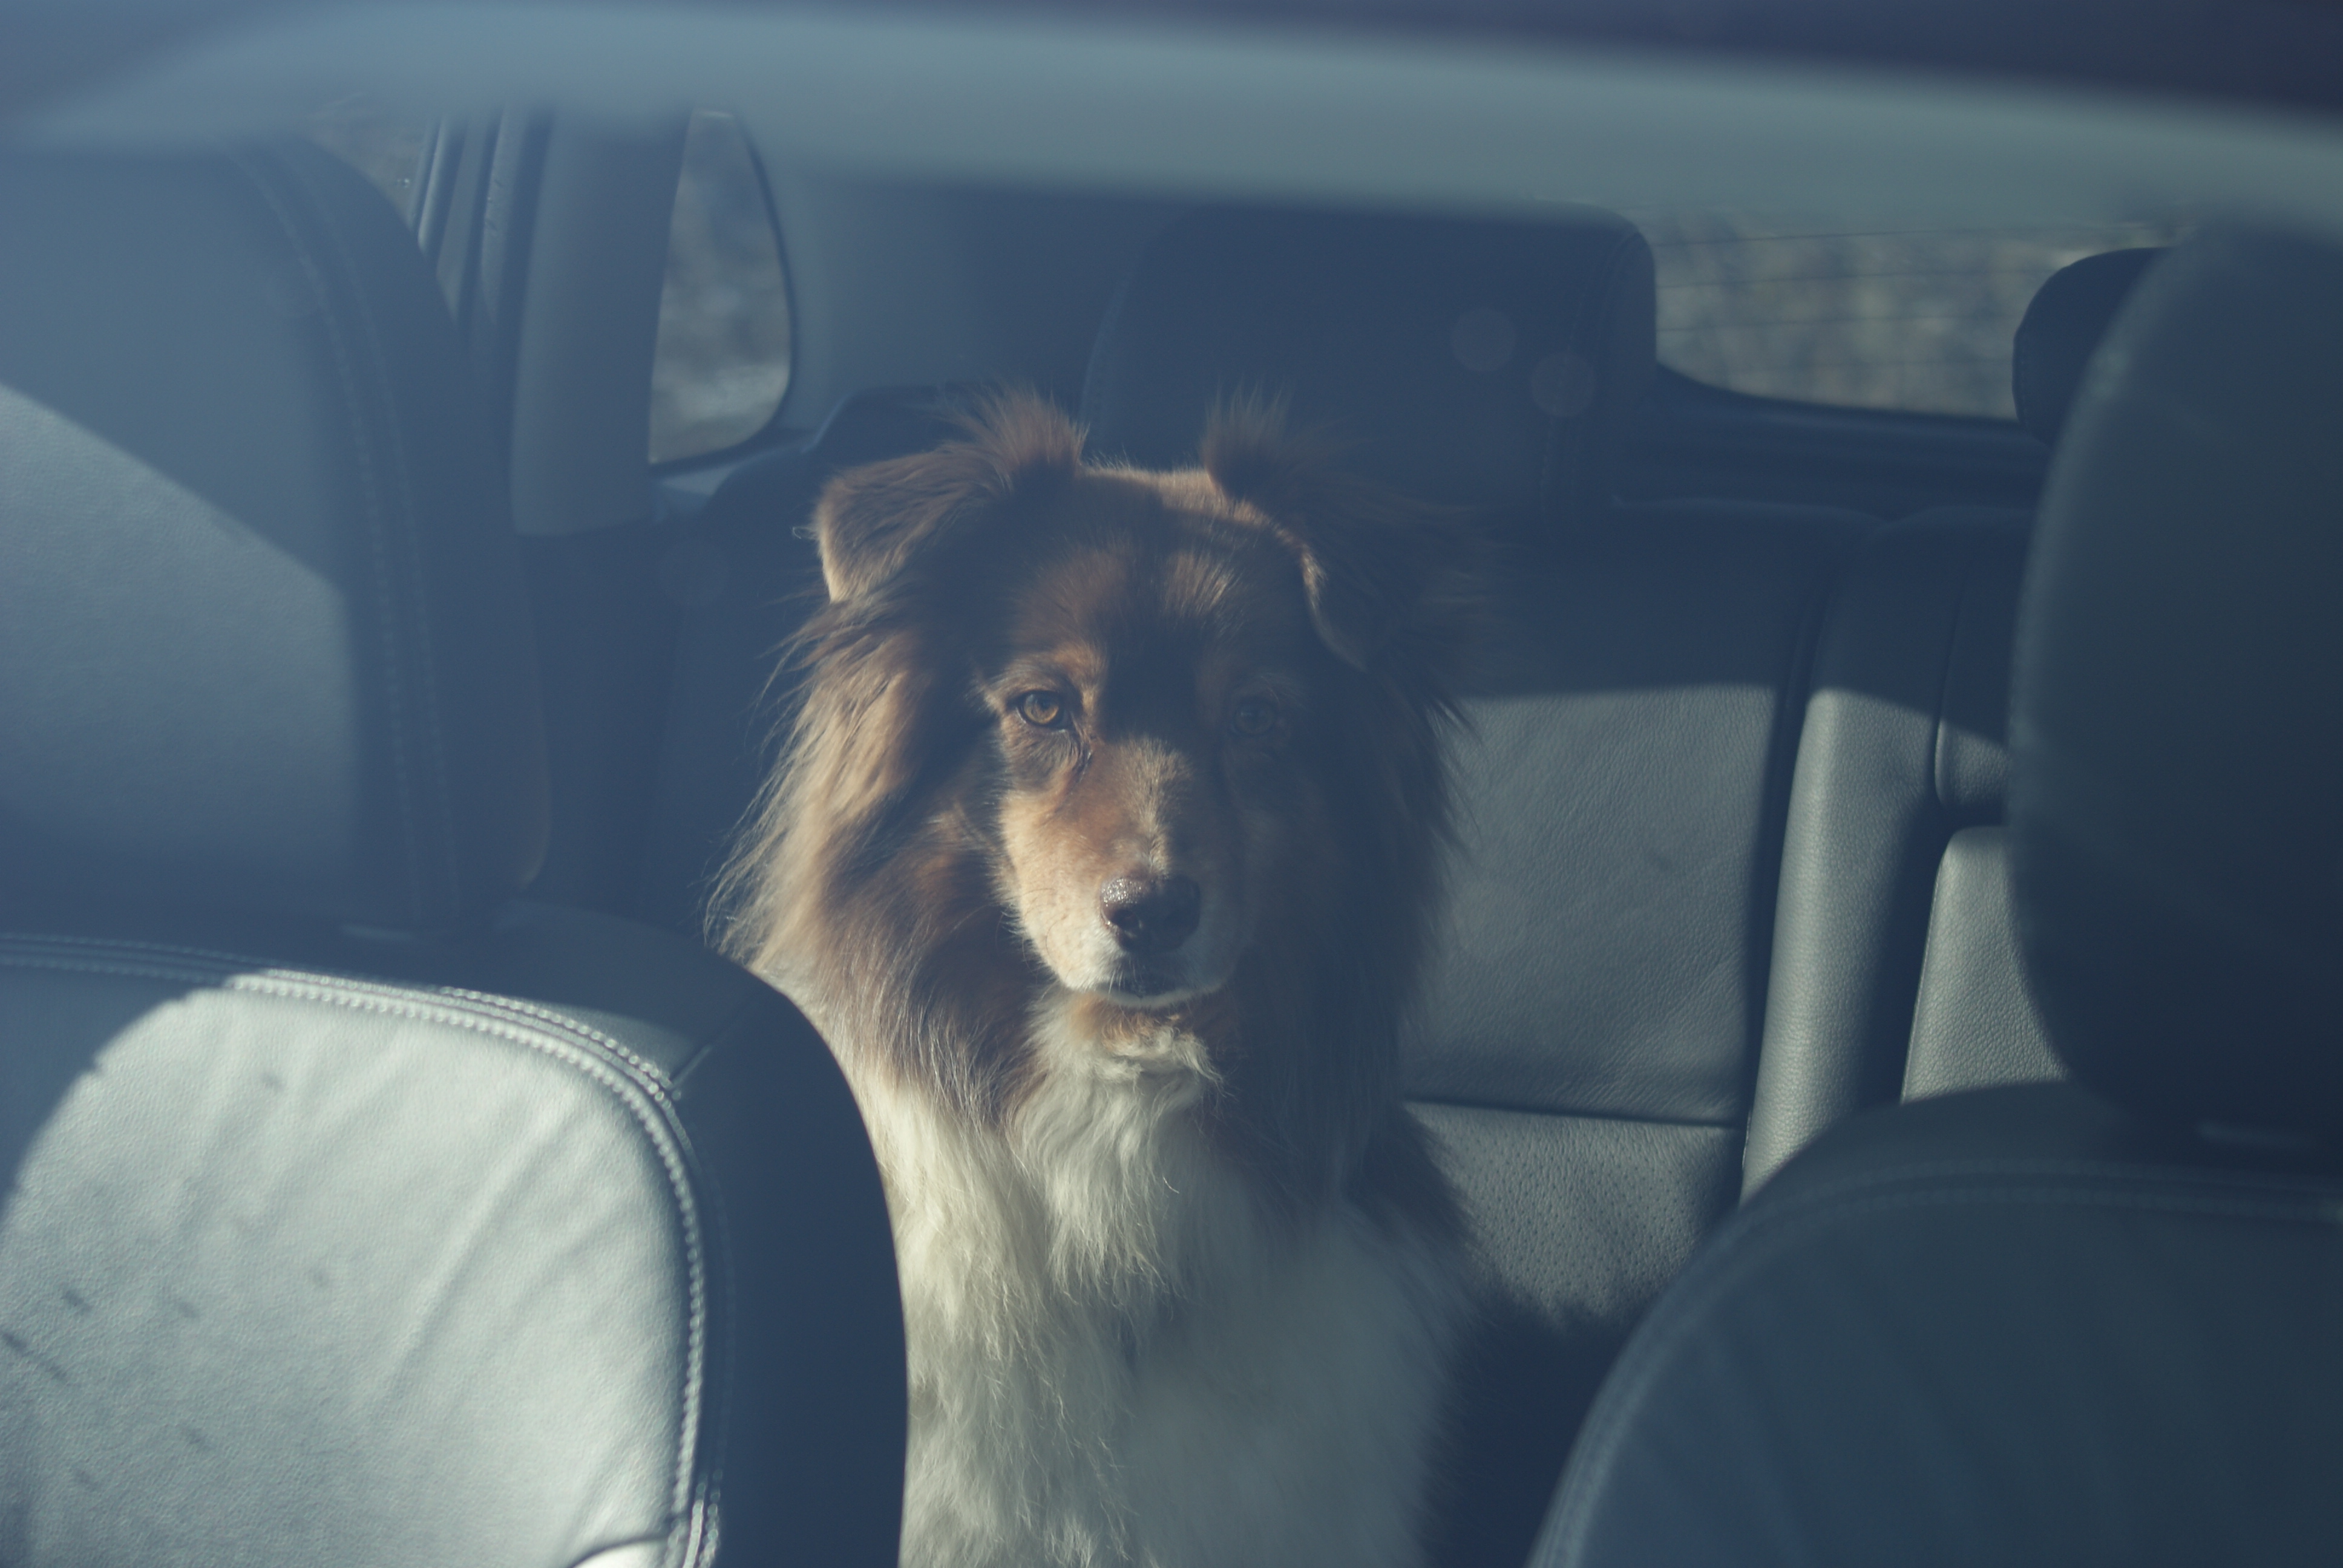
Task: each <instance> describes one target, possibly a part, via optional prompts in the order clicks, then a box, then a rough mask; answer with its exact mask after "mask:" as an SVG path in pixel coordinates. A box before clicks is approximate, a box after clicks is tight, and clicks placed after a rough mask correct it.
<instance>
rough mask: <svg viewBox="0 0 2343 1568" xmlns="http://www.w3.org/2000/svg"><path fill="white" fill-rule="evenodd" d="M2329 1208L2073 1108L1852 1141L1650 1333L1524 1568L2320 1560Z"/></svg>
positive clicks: (2316, 1189)
mask: <svg viewBox="0 0 2343 1568" xmlns="http://www.w3.org/2000/svg"><path fill="white" fill-rule="evenodd" d="M2338 1198H2343V1181H2338V1180H2337V1179H2336V1178H2335V1177H2333V1176H2332V1175H2315V1174H2292V1173H2288V1172H2284V1171H2264V1170H2258V1169H2255V1168H2253V1167H2252V1166H2251V1165H2250V1164H2243V1165H2240V1164H2239V1163H2237V1162H2234V1161H2225V1160H2224V1159H2223V1158H2222V1156H2221V1154H2220V1151H2217V1150H2211V1149H2207V1147H2205V1146H2203V1145H2194V1144H2188V1145H2184V1144H2181V1143H2178V1142H2177V1141H2175V1140H2174V1139H2172V1138H2170V1137H2167V1136H2165V1135H2160V1134H2158V1133H2157V1132H2156V1131H2153V1130H2151V1129H2147V1128H2144V1127H2143V1126H2141V1125H2140V1124H2139V1123H2137V1122H2135V1121H2130V1120H2129V1119H2127V1118H2125V1117H2123V1116H2121V1115H2120V1114H2118V1113H2117V1112H2115V1111H2112V1110H2110V1109H2108V1108H2107V1107H2106V1106H2105V1105H2103V1104H2101V1103H2099V1102H2097V1101H2094V1100H2092V1099H2091V1098H2089V1097H2088V1096H2087V1095H2086V1094H2084V1093H2083V1091H2080V1090H2079V1089H2077V1088H2076V1087H2075V1086H2072V1085H2066V1084H2056V1085H2040V1086H2028V1087H2020V1088H2006V1089H1996V1090H1990V1091H1979V1092H1976V1093H1973V1094H1965V1095H1956V1096H1950V1097H1946V1098H1943V1099H1937V1100H1930V1101H1924V1102H1921V1103H1919V1104H1916V1105H1910V1106H1906V1107H1902V1108H1900V1109H1897V1110H1893V1111H1873V1112H1870V1113H1867V1114H1865V1115H1864V1116H1862V1117H1858V1118H1856V1119H1855V1121H1851V1122H1849V1123H1847V1124H1846V1125H1845V1126H1844V1127H1842V1128H1840V1129H1838V1130H1837V1131H1835V1132H1834V1133H1833V1134H1832V1135H1830V1136H1829V1137H1827V1138H1825V1140H1824V1141H1822V1142H1820V1143H1818V1144H1816V1145H1815V1147H1814V1148H1813V1149H1812V1150H1810V1151H1807V1152H1806V1153H1805V1154H1803V1155H1801V1156H1800V1157H1799V1158H1798V1159H1797V1160H1796V1161H1793V1162H1792V1164H1791V1165H1790V1167H1789V1168H1788V1169H1787V1170H1785V1171H1783V1172H1782V1174H1781V1175H1780V1176H1779V1177H1777V1178H1776V1179H1775V1181H1774V1182H1773V1183H1772V1184H1770V1185H1769V1186H1768V1187H1767V1188H1766V1189H1765V1191H1762V1192H1760V1193H1759V1194H1757V1196H1756V1197H1755V1199H1753V1200H1752V1201H1751V1202H1750V1203H1749V1205H1748V1207H1747V1208H1746V1209H1745V1210H1744V1211H1743V1212H1742V1214H1741V1215H1740V1216H1738V1217H1737V1218H1736V1219H1735V1221H1733V1223H1732V1224H1730V1225H1729V1226H1728V1227H1727V1228H1726V1229H1725V1231H1722V1232H1720V1233H1719V1235H1718V1236H1717V1237H1716V1239H1715V1241H1713V1242H1712V1243H1711V1245H1710V1247H1709V1248H1708V1250H1707V1251H1704V1253H1703V1254H1702V1256H1701V1257H1700V1259H1699V1260H1698V1261H1696V1262H1695V1263H1694V1265H1693V1266H1692V1268H1690V1269H1689V1270H1687V1271H1685V1273H1684V1277H1683V1278H1682V1279H1681V1280H1679V1281H1678V1282H1676V1284H1675V1285H1674V1287H1672V1288H1671V1290H1670V1291H1669V1292H1668V1293H1667V1295H1665V1296H1664V1298H1662V1300H1661V1302H1660V1304H1659V1306H1658V1307H1656V1308H1654V1310H1653V1312H1652V1313H1651V1315H1650V1316H1649V1317H1648V1318H1646V1319H1645V1320H1644V1324H1643V1326H1642V1327H1641V1328H1640V1329H1639V1330H1638V1332H1637V1334H1636V1337H1635V1339H1634V1342H1633V1343H1632V1344H1631V1345H1630V1346H1629V1348H1628V1350H1627V1352H1626V1353H1625V1354H1624V1356H1623V1357H1622V1358H1621V1359H1620V1362H1619V1365H1618V1368H1617V1370H1616V1371H1615V1372H1614V1373H1613V1376H1612V1379H1611V1381H1610V1382H1609V1383H1608V1384H1607V1385H1606V1386H1605V1387H1604V1392H1603V1395H1602V1398H1601V1400H1600V1401H1599V1402H1598V1403H1597V1405H1596V1408H1595V1411H1594V1414H1593V1415H1592V1416H1590V1417H1589V1419H1588V1422H1587V1430H1586V1433H1585V1435H1584V1438H1583V1439H1582V1440H1581V1442H1580V1444H1579V1448H1578V1450H1577V1452H1576V1453H1575V1454H1574V1456H1573V1459H1572V1464H1571V1471H1570V1473H1569V1475H1568V1476H1567V1478H1566V1479H1565V1481H1564V1486H1563V1490H1562V1492H1561V1493H1560V1494H1559V1495H1558V1497H1557V1498H1556V1501H1555V1506H1554V1513H1553V1515H1552V1516H1551V1517H1550V1518H1549V1520H1548V1522H1547V1526H1546V1531H1545V1533H1544V1536H1543V1537H1542V1538H1541V1540H1540V1543H1539V1550H1538V1552H1537V1553H1536V1555H1535V1557H1534V1559H1533V1561H1534V1562H1535V1563H1538V1564H1540V1565H1541V1568H1548V1565H1560V1564H1573V1565H1577V1564H1587V1565H1594V1564H1604V1565H1608V1564H1614V1563H1615V1564H1622V1565H1625V1564H1644V1563H1669V1564H1674V1565H1677V1568H1703V1565H1706V1564H1715V1565H1717V1568H1725V1565H1726V1564H1732V1565H1735V1568H1772V1565H1775V1564H1779V1565H1784V1568H1786V1565H1789V1564H1800V1565H1807V1564H1859V1563H1899V1564H1904V1563H1909V1564H1913V1565H1915V1568H1933V1565H1936V1564H1943V1565H1946V1568H1951V1565H1953V1564H1963V1565H1967V1564H1976V1563H1996V1564H2002V1563H2006V1564H2013V1565H2019V1568H2034V1565H2039V1568H2093V1565H2097V1564H2105V1565H2107V1568H2116V1565H2118V1564H2122V1565H2127V1568H2133V1565H2139V1564H2171V1565H2173V1568H2181V1565H2183V1564H2192V1563H2280V1564H2303V1565H2305V1568H2308V1564H2312V1563H2328V1562H2332V1561H2333V1559H2334V1552H2335V1542H2336V1541H2337V1540H2338V1538H2343V1493H2338V1490H2337V1489H2336V1487H2335V1486H2334V1485H2333V1484H2332V1470H2333V1466H2334V1462H2335V1455H2336V1454H2337V1453H2338V1452H2343V1399H2338V1393H2343V1339H2338V1335H2337V1334H2336V1333H2335V1332H2334V1323H2335V1312H2336V1308H2337V1303H2338V1302H2343V1228H2339V1227H2338V1218H2337V1216H2338V1213H2343V1208H2338Z"/></svg>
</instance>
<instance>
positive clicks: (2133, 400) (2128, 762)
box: [2010, 235, 2343, 1139]
mask: <svg viewBox="0 0 2343 1568" xmlns="http://www.w3.org/2000/svg"><path fill="white" fill-rule="evenodd" d="M2011 719H2012V742H2013V755H2012V761H2011V783H2010V818H2011V827H2012V830H2013V834H2014V856H2015V858H2014V862H2013V871H2014V874H2015V877H2016V896H2017V914H2018V920H2019V927H2020V930H2021V933H2022V936H2023V940H2024V948H2025V952H2026V963H2027V970H2028V973H2029V975H2030V977H2031V980H2032V981H2033V984H2034V988H2035V991H2036V997H2037V999H2038V1000H2039V1001H2040V1003H2041V1006H2042V1009H2043V1012H2044V1015H2045V1017H2046V1021H2047V1022H2048V1024H2049V1027H2050V1032H2051V1037H2052V1041H2053V1043H2054V1045H2055V1046H2056V1049H2057V1050H2058V1053H2059V1054H2060V1055H2061V1056H2062V1057H2064V1058H2065V1059H2066V1062H2067V1063H2068V1065H2069V1066H2071V1067H2072V1068H2073V1070H2074V1071H2075V1074H2076V1076H2077V1078H2078V1079H2080V1080H2082V1081H2084V1082H2086V1083H2087V1084H2088V1085H2090V1086H2091V1087H2093V1088H2095V1089H2097V1090H2098V1091H2101V1092H2102V1093H2104V1094H2106V1095H2107V1096H2108V1097H2109V1098H2111V1099H2114V1100H2117V1101H2120V1102H2122V1103H2125V1104H2127V1105H2129V1106H2131V1107H2133V1108H2134V1109H2136V1110H2139V1111H2147V1112H2149V1113H2150V1114H2152V1115H2155V1116H2157V1117H2159V1118H2161V1119H2165V1120H2168V1121H2188V1122H2218V1123H2228V1124H2233V1125H2237V1126H2242V1127H2248V1128H2256V1129H2278V1130H2283V1131H2293V1132H2297V1133H2305V1132H2307V1133H2310V1134H2314V1135H2317V1136H2319V1137H2323V1138H2328V1139H2337V1138H2343V249H2338V248H2337V247H2336V246H2332V245H2329V244H2327V243H2324V242H2315V241H2310V240H2305V239H2300V238H2292V237H2283V236H2267V235H2262V236H2247V235H2230V236H2217V237H2211V238H2207V239H2204V240H2199V241H2197V242H2194V243H2192V244H2189V245H2187V246H2182V247H2181V248H2179V249H2177V250H2175V251H2174V252H2173V253H2172V254H2171V256H2169V257H2168V258H2167V260H2165V261H2164V262H2163V263H2161V264H2160V265H2159V266H2157V268H2156V270H2155V272H2154V273H2153V274H2152V275H2151V276H2148V277H2147V279H2146V280H2145V281H2144V282H2143V283H2142V285H2141V286H2140V288H2139V290H2138V292H2137V294H2136V295H2134V297H2133V298H2132V301H2131V303H2130V305H2129V306H2127V307H2126V309H2125V311H2124V314H2123V316H2122V317H2120V318H2119V319H2118V320H2117V324H2116V327H2115V330H2114V331H2113V332H2112V333H2111V334H2110V335H2109V337H2108V339H2107V347H2106V348H2105V350H2104V351H2103V352H2102V353H2101V355H2100V356H2099V357H2098V359H2097V360H2096V361H2095V362H2094V364H2093V367H2092V369H2091V372H2090V375H2089V377H2088V378H2087V381H2086V383H2085V386H2084V388H2083V393H2082V396H2081V397H2080V398H2079V399H2078V401H2077V405H2076V409H2075V416H2074V419H2073V421H2072V423H2071V425H2070V426H2069V427H2068V429H2067V432H2066V439H2065V441H2064V443H2063V444H2062V446H2061V447H2060V448H2059V453H2058V456H2057V457H2056V459H2055V460H2054V462H2053V465H2052V471H2051V477H2050V482H2049V487H2048V489H2047V491H2046V495H2045V498H2044V503H2043V508H2042V518H2041V523H2040V528H2039V532H2038V533H2037V535H2036V539H2035V544H2034V555H2033V558H2032V562H2031V565H2030V568H2029V581H2028V586H2027V588H2026V600H2025V604H2024V607H2023V609H2022V612H2021V618H2020V624H2019V637H2018V648H2017V674H2016V690H2015V695H2014V700H2013V710H2012V715H2011Z"/></svg>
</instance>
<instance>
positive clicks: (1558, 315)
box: [1082, 208, 1654, 510]
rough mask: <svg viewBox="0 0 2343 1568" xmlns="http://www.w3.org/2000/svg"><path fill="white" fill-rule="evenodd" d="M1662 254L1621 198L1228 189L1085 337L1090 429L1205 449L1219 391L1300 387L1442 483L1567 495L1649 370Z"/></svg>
mask: <svg viewBox="0 0 2343 1568" xmlns="http://www.w3.org/2000/svg"><path fill="white" fill-rule="evenodd" d="M1653 365H1654V318H1653V283H1652V256H1651V249H1650V247H1649V246H1647V245H1646V244H1645V243H1644V238H1643V236H1641V235H1640V234H1638V233H1637V232H1636V231H1635V229H1634V227H1633V226H1630V225H1629V224H1627V223H1626V222H1625V221H1624V219H1621V218H1618V217H1615V216H1612V215H1610V214H1607V213H1601V212H1597V211H1594V209H1591V208H1586V209H1580V208H1573V209H1569V210H1568V214H1567V216H1565V217H1563V218H1559V219H1557V221H1554V222H1553V223H1544V224H1513V223H1495V222H1481V221H1463V220H1442V219H1433V218H1406V217H1387V216H1354V215H1340V214H1325V213H1315V214H1312V213H1287V212H1257V211H1239V210H1214V211H1207V212H1202V213H1196V214H1192V215H1191V216H1188V217H1186V218H1183V219H1182V220H1181V221H1180V222H1179V223H1176V224H1174V225H1173V226H1172V227H1171V228H1170V229H1169V230H1167V231H1166V232H1165V233H1164V234H1163V235H1161V236H1160V237H1159V238H1158V239H1157V240H1156V241H1155V243H1154V244H1153V245H1152V246H1151V247H1150V249H1149V250H1148V252H1147V254H1146V255H1145V256H1143V257H1142V258H1141V261H1140V262H1139V265H1138V266H1136V267H1135V268H1134V269H1133V271H1132V273H1131V276H1130V277H1129V278H1128V279H1126V280H1125V282H1124V284H1123V287H1122V290H1121V294H1120V295H1119V296H1118V297H1117V298H1116V300H1115V303H1114V304H1113V306H1112V307H1111V308H1110V310H1109V311H1108V314H1107V319H1106V322H1105V324H1104V326H1103V327H1101V329H1100V333H1099V337H1098V341H1097V345H1096V347H1095V348H1094V350H1093V351H1092V354H1091V364H1090V374H1089V377H1088V380H1087V383H1086V385H1085V387H1084V390H1083V395H1082V417H1083V419H1084V421H1085V422H1086V423H1087V424H1088V425H1089V427H1090V428H1091V437H1092V444H1093V446H1094V447H1096V448H1097V449H1099V450H1100V451H1101V452H1102V453H1108V454H1112V453H1120V454H1121V455H1123V456H1126V457H1130V458H1131V460H1132V461H1134V462H1138V463H1141V464H1142V465H1146V466H1149V467H1170V466H1175V465H1181V464H1186V463H1190V462H1192V461H1193V460H1194V457H1195V450H1196V438H1197V437H1198V435H1199V434H1200V433H1201V432H1202V428H1203V423H1204V417H1205V414H1206V411H1207V410H1208V409H1209V408H1210V407H1211V406H1212V403H1213V402H1214V400H1215V399H1216V398H1218V397H1222V396H1224V395H1227V394H1231V393H1234V392H1239V391H1243V390H1251V389H1259V390H1265V391H1269V392H1272V393H1285V394H1289V395H1290V396H1291V397H1292V410H1293V415H1294V417H1295V419H1296V422H1297V423H1300V424H1302V425H1305V426H1306V425H1319V424H1323V425H1326V426H1330V427H1332V429H1333V430H1334V432H1335V433H1336V434H1337V435H1338V436H1340V437H1343V438H1345V439H1347V440H1348V441H1350V442H1352V443H1353V447H1352V452H1353V457H1352V460H1353V464H1354V466H1355V467H1358V468H1359V469H1360V470H1361V471H1362V472H1364V473H1368V474H1371V475H1373V477H1378V478H1381V479H1383V480H1385V481H1386V482H1389V483H1391V484H1393V485H1396V486H1398V487H1401V488H1402V489H1404V490H1407V491H1409V492H1411V493H1413V494H1414V495H1417V496H1419V497H1422V498H1425V499H1429V500H1437V501H1447V502H1453V503H1459V504H1463V505H1470V506H1480V507H1492V508H1504V509H1507V510H1526V509H1532V508H1545V509H1548V510H1551V509H1554V508H1565V507H1569V506H1572V505H1574V504H1575V503H1577V502H1578V501H1579V500H1581V499H1583V498H1584V496H1585V495H1586V494H1587V493H1589V492H1591V491H1593V490H1595V489H1597V488H1598V487H1600V486H1601V484H1602V482H1603V476H1602V473H1601V459H1602V455H1603V450H1604V447H1605V445H1606V444H1607V443H1606V440H1605V437H1606V436H1607V434H1608V432H1609V431H1610V429H1611V427H1613V426H1614V424H1615V421H1616V418H1617V417H1618V415H1619V414H1620V413H1621V412H1623V411H1624V409H1626V408H1627V407H1629V406H1631V405H1632V404H1633V403H1634V401H1635V400H1636V399H1637V398H1638V397H1640V396H1641V395H1642V393H1643V391H1644V387H1646V386H1647V385H1648V384H1649V382H1650V380H1651V377H1652V373H1653Z"/></svg>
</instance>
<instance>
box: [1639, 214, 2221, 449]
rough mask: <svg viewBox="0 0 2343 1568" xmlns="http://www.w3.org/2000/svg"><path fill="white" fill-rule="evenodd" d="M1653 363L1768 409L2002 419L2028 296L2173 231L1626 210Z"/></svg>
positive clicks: (2178, 227)
mask: <svg viewBox="0 0 2343 1568" xmlns="http://www.w3.org/2000/svg"><path fill="white" fill-rule="evenodd" d="M1630 216H1632V217H1633V218H1634V221H1635V223H1636V225H1637V226H1638V227H1640V228H1642V230H1643V231H1644V236H1646V237H1647V238H1649V239H1650V240H1651V242H1652V255H1653V260H1654V264H1655V266H1656V268H1657V272H1658V280H1659V317H1660V320H1659V327H1660V341H1659V350H1660V360H1661V363H1663V364H1664V365H1666V366H1668V367H1670V368H1672V369H1675V370H1680V371H1682V372H1683V373H1684V374H1685V375H1687V376H1690V377H1694V379H1696V380H1700V381H1705V382H1708V383H1710V384H1711V385H1713V386H1717V387H1729V388H1731V389H1732V390H1734V391H1735V392H1750V393H1755V394H1757V395H1758V396H1761V397H1789V398H1796V399H1800V400H1802V401H1805V402H1810V403H1831V404H1837V405H1840V406H1843V407H1855V408H1899V409H1906V410H1909V411H1911V412H1915V413H1926V414H1962V415H1971V416H1977V417H1986V418H1996V419H2006V418H2010V417H2014V415H2015V413H2016V409H2015V407H2013V405H2012V403H2011V400H2010V390H2009V374H2010V340H2011V337H2012V336H2013V335H2014V334H2015V333H2016V330H2017V323H2018V319H2019V318H2020V317H2023V316H2024V315H2025V314H2026V304H2027V302H2028V301H2030V300H2032V299H2033V297H2034V292H2035V290H2036V289H2037V288H2039V287H2041V286H2042V282H2043V280H2044V279H2045V278H2046V277H2048V276H2050V275H2051V274H2052V273H2054V272H2056V271H2057V270H2058V269H2059V268H2060V267H2062V266H2066V264H2067V263H2068V262H2071V261H2077V260H2080V259H2081V258H2082V257H2084V256H2092V255H2096V254H2097V253H2098V252H2100V251H2106V250H2122V249H2126V248H2128V247H2131V246H2144V245H2170V244H2173V243H2175V242H2176V241H2177V240H2178V239H2180V238H2182V237H2183V236H2185V235H2186V233H2187V229H2188V224H2187V222H2186V221H2185V220H2183V219H2178V218H2173V219H2166V220H2159V221H2150V222H2139V223H2129V224H2113V225H2098V226H2066V227H2057V228H1994V229H1966V228H1945V227H1932V226H1924V225H1920V224H1901V223H1892V222H1878V221H1872V222H1864V221H1860V220H1847V219H1805V220H1796V219H1785V218H1779V217H1773V218H1769V217H1765V216H1755V215H1751V214H1746V213H1730V212H1685V211H1638V212H1634V213H1633V214H1631V215H1630Z"/></svg>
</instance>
